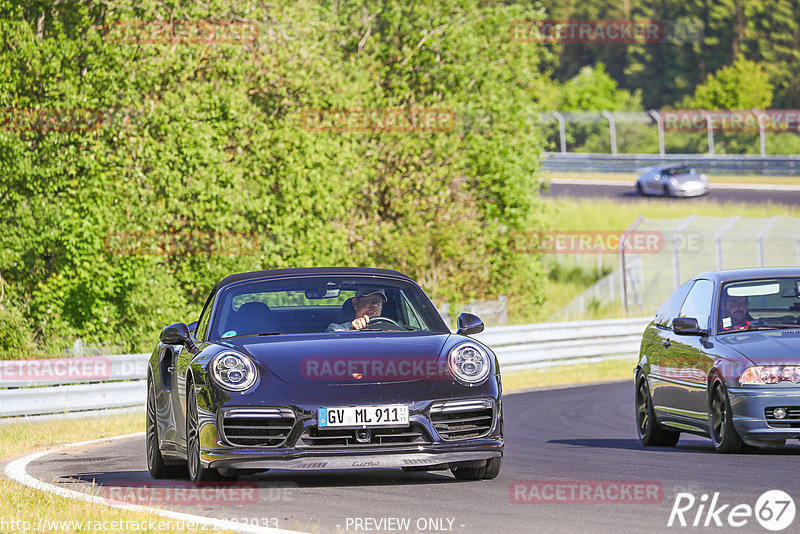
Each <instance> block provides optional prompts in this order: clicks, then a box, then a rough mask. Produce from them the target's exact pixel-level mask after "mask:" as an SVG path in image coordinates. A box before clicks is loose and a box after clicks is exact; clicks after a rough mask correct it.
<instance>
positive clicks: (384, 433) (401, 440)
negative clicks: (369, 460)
mask: <svg viewBox="0 0 800 534" xmlns="http://www.w3.org/2000/svg"><path fill="white" fill-rule="evenodd" d="M369 430H370V432H371V434H372V436H371V439H370V442H369V443H359V442H358V441H357V440H356V437H355V430H352V429H349V430H345V429H335V430H334V429H329V430H320V429H318V428H314V427H309V428H307V429H306V430H305V431H304V432H303V434H302V435H301V436H300V439H298V440H297V444H296V447H298V448H303V447H306V448H322V447H348V446H350V447H391V446H401V445H416V444H424V443H430V442H431V439H430V438H429V437H428V433H427V432H425V429H424V428H423V427H422V425H419V424H417V423H412V424H411V425H410V426H409V427H408V428H370V429H369Z"/></svg>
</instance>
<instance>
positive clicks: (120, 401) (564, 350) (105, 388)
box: [0, 317, 651, 417]
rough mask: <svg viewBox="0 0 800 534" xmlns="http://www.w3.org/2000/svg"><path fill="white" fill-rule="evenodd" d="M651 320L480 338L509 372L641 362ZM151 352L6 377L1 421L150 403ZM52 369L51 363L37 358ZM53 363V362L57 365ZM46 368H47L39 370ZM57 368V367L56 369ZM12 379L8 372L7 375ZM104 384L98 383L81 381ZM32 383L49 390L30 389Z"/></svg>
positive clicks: (563, 325) (531, 328)
mask: <svg viewBox="0 0 800 534" xmlns="http://www.w3.org/2000/svg"><path fill="white" fill-rule="evenodd" d="M650 320H651V318H650V317H640V318H634V319H609V320H601V321H568V322H559V323H537V324H527V325H510V326H494V327H489V328H487V329H486V330H484V331H483V332H482V333H480V334H478V335H476V336H475V337H476V338H477V339H479V340H480V341H481V342H483V343H485V344H487V345H489V346H490V347H492V349H493V350H494V351H495V353H496V354H497V358H498V360H499V362H500V366H501V369H502V370H503V371H512V370H517V369H529V368H540V367H552V366H557V365H572V364H577V363H583V362H591V361H601V360H611V359H620V358H632V359H635V358H636V356H637V355H638V354H639V345H640V344H641V340H642V332H643V331H644V328H645V326H647V324H648V323H649V322H650ZM148 357H149V355H147V354H128V355H118V356H90V357H85V358H75V359H74V360H80V361H81V362H89V367H90V368H92V367H94V366H100V368H102V366H105V365H108V366H110V372H109V374H108V375H107V376H105V378H101V379H98V378H97V377H94V378H92V377H89V378H87V377H79V378H70V379H65V380H64V381H66V380H69V382H71V384H63V383H62V384H60V385H52V384H54V383H58V381H56V380H53V379H50V380H36V379H32V378H30V377H28V378H24V379H5V377H2V376H0V388H7V389H0V417H14V416H23V415H25V416H30V415H46V414H62V413H65V412H79V411H87V410H102V409H109V408H125V407H131V406H141V405H144V403H145V401H146V397H147V384H146V381H145V380H144V378H145V377H146V373H147V359H148ZM34 362H36V363H41V364H42V365H46V363H47V360H34ZM51 363H52V362H51ZM22 364H27V366H28V367H27V368H28V369H30V365H31V362H29V361H22V360H16V361H14V362H8V361H5V362H0V369H6V370H7V369H9V368H11V369H19V368H20V365H22ZM37 369H39V370H41V369H44V367H38V368H37ZM51 370H52V369H51ZM6 375H8V373H6ZM85 381H99V383H93V384H85V383H83V384H76V383H75V382H85ZM31 385H37V386H44V387H28V386H31Z"/></svg>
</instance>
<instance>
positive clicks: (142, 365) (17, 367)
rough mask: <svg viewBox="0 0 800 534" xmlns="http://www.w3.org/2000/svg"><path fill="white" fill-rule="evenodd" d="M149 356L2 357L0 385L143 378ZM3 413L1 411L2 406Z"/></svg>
mask: <svg viewBox="0 0 800 534" xmlns="http://www.w3.org/2000/svg"><path fill="white" fill-rule="evenodd" d="M149 358H150V354H146V353H145V354H124V355H115V356H85V357H75V358H48V359H41V360H0V388H26V387H35V386H54V385H63V384H80V383H86V382H106V381H112V380H140V379H142V378H144V377H146V376H147V360H148V359H149ZM44 377H52V378H51V379H47V378H44ZM59 377H62V378H59ZM0 391H2V390H0ZM0 413H2V409H1V408H0Z"/></svg>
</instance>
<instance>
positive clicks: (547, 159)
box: [542, 152, 800, 176]
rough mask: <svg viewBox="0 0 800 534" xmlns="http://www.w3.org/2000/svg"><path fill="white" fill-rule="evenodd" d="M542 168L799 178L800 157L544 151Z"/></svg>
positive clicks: (574, 170)
mask: <svg viewBox="0 0 800 534" xmlns="http://www.w3.org/2000/svg"><path fill="white" fill-rule="evenodd" d="M543 156H544V158H543V160H542V169H544V170H546V171H560V172H584V171H595V172H637V171H639V170H640V169H642V168H644V167H651V166H654V165H667V164H675V165H690V166H692V167H694V168H696V169H698V170H699V171H701V172H705V173H708V174H766V175H780V176H798V175H800V156H755V155H734V154H729V155H715V156H709V155H704V154H664V155H659V154H616V155H612V154H593V153H575V152H571V153H565V154H562V153H557V152H545V153H544V155H543Z"/></svg>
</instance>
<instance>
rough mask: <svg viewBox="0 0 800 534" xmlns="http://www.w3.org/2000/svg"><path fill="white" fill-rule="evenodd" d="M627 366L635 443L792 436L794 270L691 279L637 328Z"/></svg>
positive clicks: (798, 385) (796, 382)
mask: <svg viewBox="0 0 800 534" xmlns="http://www.w3.org/2000/svg"><path fill="white" fill-rule="evenodd" d="M634 373H635V379H636V423H637V430H638V433H639V439H640V440H641V442H642V443H643V444H644V445H660V446H674V445H675V444H676V443H677V442H678V439H679V437H680V433H681V432H689V433H692V434H699V435H701V436H706V437H710V438H711V440H712V442H713V444H714V448H715V449H716V450H717V451H718V452H722V453H730V452H740V451H744V450H746V449H749V448H755V447H780V446H783V445H784V444H785V441H786V440H787V439H797V438H800V268H796V267H795V268H759V269H739V270H729V271H717V272H710V273H704V274H700V275H697V276H695V277H694V278H692V279H691V280H689V281H688V282H687V283H686V284H684V285H683V286H681V287H680V288H678V289H677V290H676V291H675V292H674V293H673V294H672V296H671V297H669V299H668V300H667V301H666V302H665V303H664V305H663V306H661V308H660V309H659V310H658V312H657V313H656V315H655V318H654V319H653V322H651V323H650V325H649V326H648V327H647V330H646V331H645V333H644V336H643V338H642V346H641V355H640V359H639V364H638V365H637V367H636V369H635V371H634Z"/></svg>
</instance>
